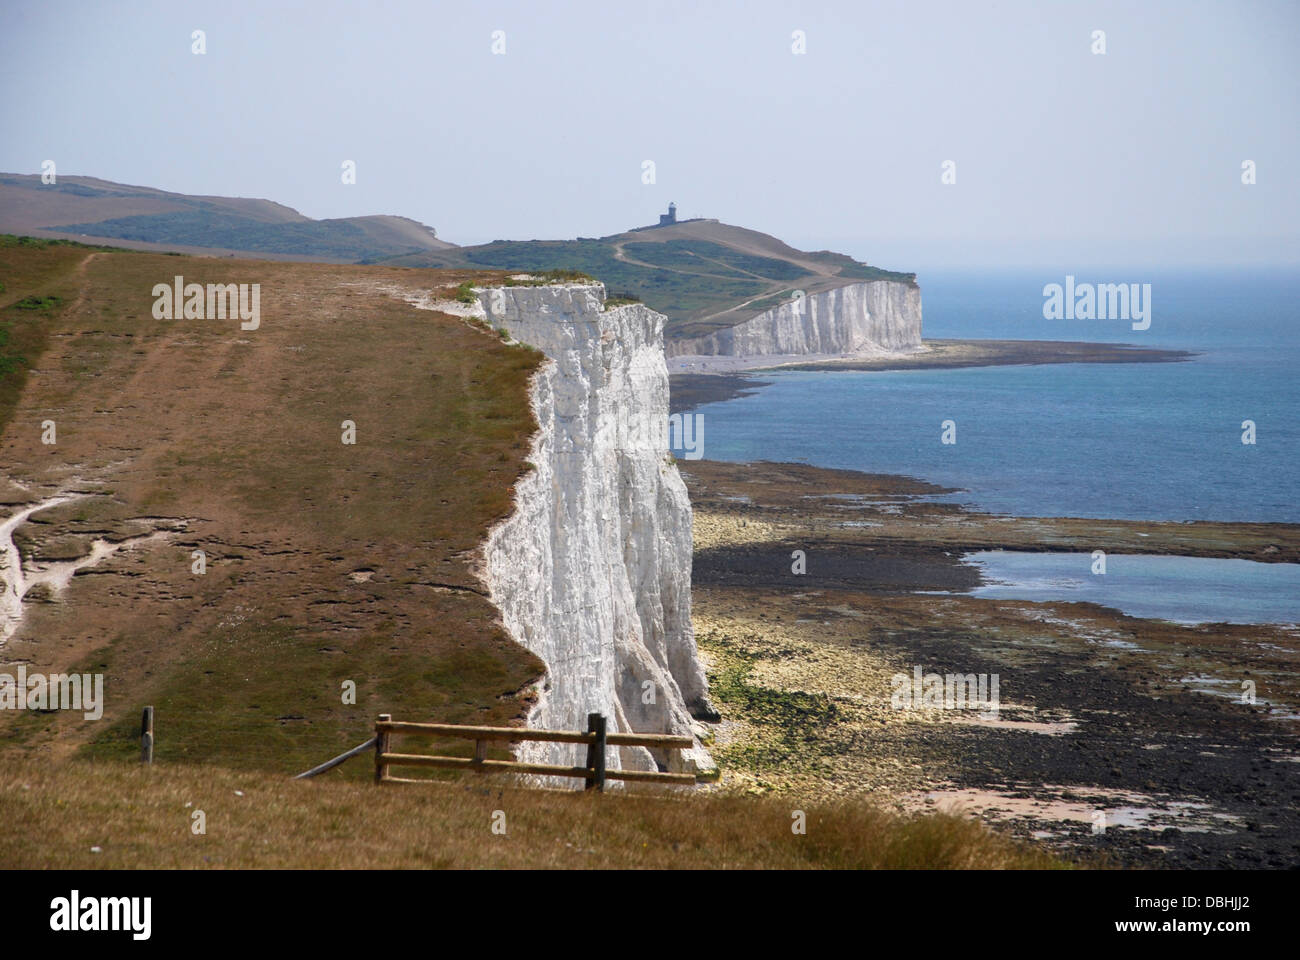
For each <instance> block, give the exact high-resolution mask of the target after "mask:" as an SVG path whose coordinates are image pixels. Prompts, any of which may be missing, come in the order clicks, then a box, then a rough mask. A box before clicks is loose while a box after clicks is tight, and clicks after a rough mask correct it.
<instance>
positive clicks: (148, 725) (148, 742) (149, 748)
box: [140, 707, 153, 763]
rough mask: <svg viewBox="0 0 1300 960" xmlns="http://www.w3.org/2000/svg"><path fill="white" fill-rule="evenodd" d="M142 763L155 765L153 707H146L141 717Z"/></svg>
mask: <svg viewBox="0 0 1300 960" xmlns="http://www.w3.org/2000/svg"><path fill="white" fill-rule="evenodd" d="M140 762H141V763H153V707H145V708H144V714H143V716H141V717H140Z"/></svg>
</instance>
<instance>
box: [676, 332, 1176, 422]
mask: <svg viewBox="0 0 1300 960" xmlns="http://www.w3.org/2000/svg"><path fill="white" fill-rule="evenodd" d="M922 343H923V345H924V347H925V349H923V350H921V351H919V352H916V353H909V354H899V355H894V356H886V357H878V358H872V357H844V358H836V359H823V360H816V361H809V360H807V359H800V358H798V357H787V358H777V357H695V356H679V357H670V358H669V359H668V368H669V373H670V377H669V379H670V382H671V384H672V391H671V410H670V412H671V413H681V412H684V411H687V410H692V409H694V408H695V407H699V406H703V405H704V404H706V403H718V402H720V401H723V400H731V399H734V398H736V397H744V396H749V395H750V394H752V393H754V392H755V391H757V390H759V389H761V388H762V387H765V386H767V385H768V384H769V383H771V381H770V380H762V379H759V378H758V377H756V376H755V375H756V374H764V373H772V372H776V371H785V370H832V371H834V370H839V371H886V370H945V369H953V370H955V369H960V368H964V367H1001V366H1031V365H1037V364H1052V363H1181V362H1185V361H1188V360H1192V359H1194V358H1196V357H1197V356H1199V354H1197V353H1195V352H1193V351H1189V350H1175V349H1168V348H1163V347H1139V346H1134V345H1131V344H1123V343H1089V342H1082V341H1072V340H946V339H938V340H924V341H922ZM774 360H776V361H780V362H773V361H774Z"/></svg>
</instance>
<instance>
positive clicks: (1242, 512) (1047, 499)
mask: <svg viewBox="0 0 1300 960" xmlns="http://www.w3.org/2000/svg"><path fill="white" fill-rule="evenodd" d="M1063 279H1064V274H1063V273H1062V274H1060V275H1052V274H1049V273H1034V274H1003V275H994V276H989V275H971V276H957V275H947V276H934V277H922V278H921V283H922V296H923V299H924V314H925V322H924V330H925V336H927V337H960V338H1007V339H1037V340H1092V341H1103V342H1119V343H1132V344H1136V345H1145V346H1163V347H1179V348H1184V349H1190V350H1196V351H1199V352H1201V354H1202V355H1201V356H1199V357H1198V358H1196V359H1195V360H1192V361H1189V362H1184V363H1165V364H1147V363H1143V364H1061V365H1043V366H1035V367H985V368H972V369H964V370H927V371H897V372H885V373H852V372H844V373H829V372H794V371H792V372H788V373H774V374H763V375H762V376H763V378H764V379H770V380H772V381H774V383H773V384H772V386H770V387H766V388H764V389H763V390H761V391H759V392H758V393H757V394H755V395H753V396H750V397H743V398H739V399H736V400H730V401H726V402H723V403H716V404H709V405H706V406H704V407H701V408H699V410H698V411H697V412H698V413H701V414H703V415H704V446H703V452H704V456H706V457H708V458H709V459H715V460H733V461H745V460H759V459H762V460H802V461H806V462H809V463H812V464H815V465H818V466H827V467H842V468H850V469H856V470H866V471H872V472H880V473H902V474H909V475H912V476H916V477H920V478H922V479H925V480H931V481H934V482H936V483H940V484H944V485H946V486H953V487H958V488H961V491H962V492H961V493H959V494H957V495H954V496H953V497H952V499H954V500H956V501H958V502H961V503H964V504H967V505H969V506H971V507H974V508H976V509H981V510H988V511H994V512H1000V513H1007V514H1012V515H1018V516H1075V517H1096V518H1106V517H1114V518H1129V519H1151V520H1236V521H1286V522H1300V388H1297V376H1296V371H1297V365H1298V364H1300V271H1297V272H1280V271H1274V272H1233V273H1219V274H1205V273H1196V274H1166V275H1150V274H1148V275H1134V276H1125V275H1122V274H1114V273H1107V274H1102V275H1095V276H1089V275H1085V274H1082V273H1081V274H1079V275H1077V279H1078V280H1079V281H1080V282H1083V281H1089V282H1097V283H1102V282H1116V283H1118V282H1123V281H1135V282H1147V283H1151V285H1152V293H1151V298H1152V320H1151V328H1150V329H1149V330H1147V331H1142V332H1139V331H1134V330H1132V329H1131V328H1130V325H1129V322H1128V321H1124V320H1106V321H1100V320H1044V319H1043V316H1042V303H1043V297H1042V288H1043V285H1044V284H1045V283H1050V282H1056V283H1061V282H1063ZM945 420H953V421H955V422H956V439H957V442H956V443H955V444H952V445H945V444H943V443H941V442H940V440H941V432H942V426H941V425H942V423H943V421H945ZM1244 420H1252V421H1254V423H1255V425H1256V434H1257V436H1256V439H1257V442H1256V443H1255V444H1254V445H1245V444H1243V443H1242V421H1244Z"/></svg>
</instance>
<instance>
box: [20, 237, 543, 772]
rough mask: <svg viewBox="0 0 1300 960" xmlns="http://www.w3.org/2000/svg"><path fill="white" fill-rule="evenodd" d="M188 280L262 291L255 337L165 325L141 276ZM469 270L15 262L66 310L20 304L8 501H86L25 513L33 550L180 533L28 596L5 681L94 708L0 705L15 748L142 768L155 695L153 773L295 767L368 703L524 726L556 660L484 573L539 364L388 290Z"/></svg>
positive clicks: (37, 256) (518, 462) (185, 260)
mask: <svg viewBox="0 0 1300 960" xmlns="http://www.w3.org/2000/svg"><path fill="white" fill-rule="evenodd" d="M176 274H181V275H183V276H184V277H185V278H186V280H187V281H192V282H199V283H260V284H261V292H262V299H261V314H262V318H261V319H262V322H261V327H260V329H258V330H255V331H243V330H241V329H240V327H239V322H238V321H237V320H159V319H156V318H154V317H153V315H152V305H153V294H152V288H153V286H154V284H156V283H167V282H170V279H171V278H172V277H173V276H174V275H176ZM469 276H470V274H468V273H465V272H459V271H448V272H442V271H428V270H401V269H392V268H379V267H360V266H331V265H327V264H286V263H270V262H266V261H252V260H230V259H213V258H208V259H198V258H189V257H172V256H160V255H154V254H132V253H118V252H93V251H89V250H86V249H80V248H70V247H51V248H47V249H35V248H29V247H14V246H10V247H0V280H2V281H3V282H4V283H5V285H6V292H5V294H4V299H0V306H2V305H3V303H4V302H7V300H10V299H14V298H17V297H22V296H26V295H38V296H44V295H47V294H50V295H58V296H59V297H61V305H60V307H59V308H58V309H53V310H48V311H25V312H22V313H21V315H19V313H18V312H17V311H16V310H9V311H8V312H6V313H5V317H9V316H10V315H11V314H12V316H13V322H14V324H15V330H19V329H21V336H18V335H17V334H16V335H15V338H14V340H13V341H11V342H13V343H18V344H19V345H20V346H22V345H24V344H25V346H23V349H24V352H25V354H27V355H28V357H29V359H30V360H31V361H32V364H33V367H34V369H35V370H36V373H34V374H32V375H30V376H28V377H27V378H26V381H25V383H21V384H20V383H19V382H18V381H17V380H15V379H13V378H7V379H6V381H4V382H0V387H5V386H6V384H7V386H8V388H9V390H10V392H9V394H3V393H2V392H0V501H8V502H13V503H21V502H27V501H30V500H31V499H33V498H35V497H36V496H38V495H40V494H50V493H53V492H55V491H57V490H62V489H67V488H75V489H77V490H81V491H97V492H98V494H99V495H98V496H94V497H90V498H86V499H83V500H78V501H76V502H73V503H69V504H66V505H64V506H61V507H58V508H55V509H52V510H49V511H47V512H44V513H42V514H40V515H39V516H38V517H37V518H34V521H35V522H32V523H29V524H26V525H24V526H23V528H21V530H20V531H19V538H20V539H21V540H22V541H23V542H22V548H23V550H24V552H25V554H26V555H27V556H28V557H29V558H36V559H38V560H39V559H48V558H50V557H53V556H67V555H74V556H75V555H79V554H81V553H85V552H87V551H88V550H89V543H90V541H91V540H92V539H93V538H94V537H98V536H108V537H110V538H121V537H122V536H125V535H126V534H128V533H138V532H140V530H139V528H138V525H136V524H135V523H134V522H133V520H132V518H137V517H147V516H153V517H160V516H161V517H168V518H178V519H181V520H184V521H186V524H187V526H188V530H187V531H186V532H185V533H182V534H179V535H176V536H173V537H171V538H170V539H168V540H163V541H157V542H153V543H150V544H148V545H146V546H140V547H138V548H135V549H132V550H124V551H121V552H119V553H118V554H116V555H115V556H114V557H113V558H112V559H111V560H109V561H107V562H105V563H104V564H102V565H101V566H99V567H96V568H94V569H93V570H87V571H85V572H83V573H81V574H79V575H78V576H77V577H76V578H75V580H74V581H73V583H72V585H71V587H70V588H69V589H68V590H67V591H65V592H64V593H63V594H62V595H61V596H60V597H58V598H57V602H53V603H33V604H30V605H29V608H30V609H29V610H28V614H27V620H26V622H25V623H24V625H23V627H22V628H21V629H20V631H19V633H18V634H17V635H15V636H14V637H13V638H12V639H11V640H10V641H9V643H8V644H6V645H5V646H4V648H3V649H2V650H0V669H4V668H7V667H12V665H14V664H16V663H21V662H25V663H26V664H27V665H28V668H29V669H31V670H33V671H42V672H47V673H48V672H61V671H65V670H68V669H79V670H83V671H88V672H92V673H103V674H104V675H105V696H106V700H107V705H106V712H105V718H104V719H103V720H102V721H100V722H94V723H85V722H83V721H82V720H81V717H80V714H77V715H75V716H64V715H50V714H26V713H24V714H18V715H14V714H12V713H5V714H3V715H0V749H4V748H9V749H13V750H16V751H19V752H23V753H29V752H39V753H41V754H45V755H55V756H62V755H66V754H69V753H72V752H81V753H83V754H87V753H88V754H90V755H93V756H96V757H105V756H127V755H130V754H131V753H132V752H133V751H134V749H135V747H134V741H135V738H134V735H133V729H134V727H135V726H136V724H137V723H138V717H139V713H140V709H141V707H142V706H143V705H144V704H146V703H152V704H154V705H155V706H156V707H157V708H158V718H159V719H158V723H159V741H158V754H157V757H158V761H159V762H160V763H168V762H187V763H196V762H214V763H218V764H220V765H223V766H227V767H232V768H241V769H242V768H249V767H257V768H261V769H264V770H268V771H270V772H273V773H279V774H289V773H295V772H297V771H299V770H302V769H305V768H307V767H309V766H312V765H314V764H316V763H319V762H321V761H322V760H324V759H326V758H328V757H330V756H332V755H334V754H336V753H338V752H340V751H341V750H343V749H346V748H347V747H349V746H352V745H353V744H355V743H358V742H360V741H361V740H363V739H365V737H366V736H368V731H369V728H370V725H371V723H372V722H373V719H374V717H375V716H376V715H377V714H379V713H383V712H388V713H393V714H395V715H398V716H402V717H410V718H412V719H438V720H445V721H449V722H486V723H508V722H512V721H517V720H518V719H519V718H520V717H521V716H522V715H523V712H524V711H525V710H526V701H525V699H524V696H525V693H524V691H525V689H526V688H527V686H528V684H529V683H530V681H531V680H533V679H534V678H535V677H537V676H538V674H539V673H540V672H541V664H540V663H539V662H538V661H537V660H536V658H535V657H533V656H532V655H531V654H530V653H528V651H526V650H524V649H523V648H521V647H519V646H518V645H517V644H515V643H514V642H513V641H512V640H511V639H510V637H509V636H508V635H507V634H506V633H505V631H504V630H503V629H502V628H501V626H500V623H499V617H498V614H497V611H496V609H495V608H494V607H493V606H492V604H491V603H490V602H489V601H488V599H487V598H486V596H484V595H483V594H482V592H481V591H482V587H481V585H480V584H479V582H478V580H477V578H476V577H475V575H474V571H473V569H472V563H473V555H474V551H475V550H476V549H477V546H478V544H479V543H480V542H481V541H482V540H483V538H484V536H485V535H486V532H487V530H488V529H489V527H490V526H491V525H492V524H493V523H494V522H496V521H497V520H500V519H501V518H503V517H505V516H506V515H507V514H508V513H509V512H510V510H511V509H512V487H513V484H514V481H515V479H516V478H517V477H518V476H519V475H520V474H521V473H522V472H523V470H524V469H525V465H524V458H525V457H526V456H527V454H528V450H529V438H530V437H531V435H532V433H533V431H534V430H535V429H536V424H535V423H534V420H533V417H532V413H531V410H530V407H529V403H528V380H529V377H530V376H531V375H532V372H533V371H534V370H535V369H536V366H537V364H538V362H539V355H538V354H537V353H535V352H534V351H530V350H526V349H522V348H519V347H509V346H506V345H505V344H503V343H502V342H501V341H500V339H499V338H498V337H497V336H496V335H495V334H492V333H491V332H490V331H487V330H485V329H480V328H476V327H475V326H473V325H471V324H468V323H466V322H465V321H463V320H461V319H459V318H456V317H451V316H448V315H445V314H439V313H435V312H432V311H429V310H420V309H416V308H415V307H413V306H410V305H409V304H407V303H404V302H402V301H401V300H399V299H395V298H394V297H392V296H389V295H387V294H385V293H384V292H383V290H384V289H385V288H391V287H394V286H404V287H407V288H410V289H413V290H416V291H428V290H431V289H434V288H448V289H451V288H454V287H455V286H456V285H457V284H459V283H461V282H462V281H464V280H466V279H467V278H469ZM476 276H478V277H481V278H482V279H483V280H484V281H485V282H486V281H489V280H490V279H492V278H493V277H499V276H501V275H500V274H480V275H476ZM24 370H25V368H24ZM19 387H20V389H18V388H19ZM47 418H48V419H53V420H55V421H56V422H57V425H58V443H57V445H55V446H46V445H43V444H42V443H41V438H40V425H41V423H42V421H43V420H45V419H47ZM6 419H7V423H6V422H5V421H6ZM345 419H347V420H352V421H354V422H355V423H356V427H357V443H356V445H355V446H347V445H344V444H342V443H341V442H340V437H341V428H340V424H341V422H342V421H343V420H345ZM6 480H12V481H15V483H16V484H17V483H21V484H23V486H22V487H19V486H17V485H14V486H10V485H9V484H8V483H7V482H6ZM195 549H203V550H204V551H205V552H206V554H207V558H208V559H207V572H206V574H204V575H202V576H196V575H195V574H193V573H192V571H191V562H192V561H191V559H190V554H191V551H192V550H195ZM69 551H72V552H71V554H69ZM359 570H360V571H365V573H364V574H361V575H360V576H359V577H358V576H353V574H356V573H357V571H359ZM8 672H12V670H11V669H10V670H9V671H8ZM346 680H351V681H353V682H355V684H356V687H357V698H356V704H355V705H352V704H345V703H343V702H342V696H341V688H342V683H343V682H344V681H346Z"/></svg>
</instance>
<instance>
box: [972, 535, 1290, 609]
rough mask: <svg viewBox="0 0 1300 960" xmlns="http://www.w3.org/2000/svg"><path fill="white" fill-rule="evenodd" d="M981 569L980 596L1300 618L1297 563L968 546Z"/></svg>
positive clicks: (974, 592)
mask: <svg viewBox="0 0 1300 960" xmlns="http://www.w3.org/2000/svg"><path fill="white" fill-rule="evenodd" d="M963 559H965V560H966V561H967V562H970V563H974V564H976V565H977V566H979V568H980V573H981V574H982V575H983V576H984V579H985V583H984V585H982V586H980V587H977V588H976V589H974V590H972V591H971V593H973V594H974V595H975V596H977V597H1003V598H1007V599H1011V600H1073V601H1087V602H1090V603H1100V604H1103V605H1105V606H1107V607H1113V608H1115V609H1117V610H1120V611H1122V612H1123V613H1126V614H1128V615H1129V616H1133V617H1155V618H1159V619H1161V620H1174V621H1177V622H1180V623H1206V622H1213V623H1300V564H1294V563H1254V562H1252V561H1250V560H1219V559H1212V558H1204V557H1152V556H1134V555H1130V554H1118V553H1113V554H1110V555H1109V556H1107V557H1106V572H1105V573H1104V574H1100V575H1099V574H1094V573H1093V572H1092V566H1093V560H1092V555H1091V554H1088V553H1018V552H1015V551H1009V550H990V551H981V552H979V553H972V554H968V555H967V556H966V557H965V558H963Z"/></svg>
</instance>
